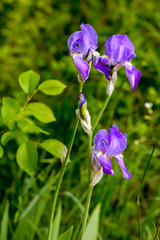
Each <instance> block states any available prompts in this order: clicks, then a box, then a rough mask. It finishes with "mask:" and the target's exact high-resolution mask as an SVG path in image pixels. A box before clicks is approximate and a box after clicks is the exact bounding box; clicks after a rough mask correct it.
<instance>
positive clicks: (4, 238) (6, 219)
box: [0, 201, 9, 240]
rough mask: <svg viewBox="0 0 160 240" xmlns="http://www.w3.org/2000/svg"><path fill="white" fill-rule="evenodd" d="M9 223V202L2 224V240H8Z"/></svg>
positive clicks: (0, 235) (0, 234) (0, 236)
mask: <svg viewBox="0 0 160 240" xmlns="http://www.w3.org/2000/svg"><path fill="white" fill-rule="evenodd" d="M8 223H9V202H8V201H7V202H6V205H5V208H4V212H3V218H2V222H1V232H0V239H1V240H7V239H8V238H7V233H8Z"/></svg>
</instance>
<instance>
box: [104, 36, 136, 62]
mask: <svg viewBox="0 0 160 240" xmlns="http://www.w3.org/2000/svg"><path fill="white" fill-rule="evenodd" d="M105 47H106V51H105V54H107V55H108V56H109V57H110V61H113V62H116V63H119V62H125V61H129V60H130V59H131V57H135V54H134V45H133V43H132V42H131V41H130V39H129V38H128V36H127V35H119V34H117V35H113V36H112V37H110V38H108V39H107V41H106V43H105Z"/></svg>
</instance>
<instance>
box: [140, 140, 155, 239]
mask: <svg viewBox="0 0 160 240" xmlns="http://www.w3.org/2000/svg"><path fill="white" fill-rule="evenodd" d="M157 144H158V140H157V141H156V143H155V145H154V147H153V150H152V152H151V155H150V157H149V159H148V162H147V165H146V168H145V170H144V173H143V177H142V180H141V185H140V188H139V193H138V196H137V215H138V229H139V240H142V232H141V223H140V210H139V209H140V197H141V191H142V187H143V183H144V179H145V176H146V173H147V170H148V168H149V164H150V161H151V159H152V157H153V153H154V151H155V149H156V146H157Z"/></svg>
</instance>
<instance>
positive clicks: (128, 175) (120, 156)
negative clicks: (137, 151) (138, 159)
mask: <svg viewBox="0 0 160 240" xmlns="http://www.w3.org/2000/svg"><path fill="white" fill-rule="evenodd" d="M116 160H117V162H118V164H119V166H120V168H121V170H122V172H123V177H124V178H127V179H129V178H131V177H132V175H131V174H130V173H129V172H128V170H127V168H126V166H125V164H124V161H123V157H122V155H117V156H116Z"/></svg>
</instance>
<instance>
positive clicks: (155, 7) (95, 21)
mask: <svg viewBox="0 0 160 240" xmlns="http://www.w3.org/2000/svg"><path fill="white" fill-rule="evenodd" d="M81 23H88V24H90V25H91V26H93V27H94V29H95V30H96V32H97V34H98V45H99V49H98V50H99V52H100V53H101V54H103V53H104V50H105V48H104V43H105V41H106V39H107V38H108V37H110V36H111V35H113V34H127V35H128V36H129V38H130V39H131V41H132V42H133V44H134V46H135V53H136V55H137V57H136V58H135V59H133V60H132V62H133V64H134V65H135V66H136V67H137V68H138V69H139V70H140V71H141V73H142V77H141V80H140V82H139V84H138V86H137V87H136V89H135V90H134V91H133V92H132V91H131V89H130V86H129V82H128V80H127V77H126V75H125V70H124V69H122V70H121V71H120V72H119V73H118V81H117V84H116V89H115V91H114V93H113V96H112V98H111V100H110V102H109V105H108V107H107V109H106V111H105V113H104V115H103V117H102V119H101V122H100V124H99V125H98V127H97V129H96V132H97V131H98V130H99V129H100V128H105V129H109V128H110V127H111V126H112V124H114V123H115V124H117V125H118V126H119V129H120V131H122V132H126V133H127V136H128V137H127V138H128V147H127V149H126V151H125V152H124V159H125V163H126V165H127V168H128V169H129V171H130V172H131V173H132V176H133V178H132V179H130V180H124V179H123V178H122V173H121V172H120V169H119V167H118V165H117V164H116V161H114V163H115V164H114V163H113V167H114V170H115V172H116V173H117V174H116V175H115V176H114V177H112V176H104V177H103V179H102V180H101V182H100V183H98V185H97V186H96V187H95V189H94V192H93V198H92V201H91V209H90V210H91V211H92V210H93V209H94V207H95V206H96V205H97V204H98V203H101V214H100V223H99V235H98V239H99V240H102V239H103V240H106V239H113V240H114V239H115V240H121V239H124V240H130V239H132V240H136V239H139V238H138V224H137V206H136V199H137V194H138V190H139V187H140V183H141V179H142V176H143V173H144V169H145V167H146V164H147V161H148V159H149V156H150V154H151V151H152V149H153V146H154V144H155V142H156V139H157V138H158V137H159V136H160V61H159V55H160V1H159V0H152V1H149V0H145V1H144V0H131V1H130V0H119V1H116V0H112V1H110V0H106V1H105V0H99V1H96V0H76V1H75V0H70V1H66V0H61V1H58V0H45V1H44V0H37V1H34V0H1V1H0V82H1V84H0V96H1V99H2V97H3V96H6V95H7V96H11V97H14V98H16V99H17V100H18V101H19V102H20V103H21V104H23V103H24V102H25V96H24V94H23V93H22V92H21V89H20V87H19V85H18V76H19V75H20V74H21V73H22V72H24V71H27V70H29V69H33V70H35V71H37V72H38V73H39V74H40V75H41V81H44V80H46V79H58V80H61V81H62V82H63V83H65V84H66V85H67V88H66V89H65V91H64V92H63V94H61V95H59V96H55V97H48V96H44V95H43V94H40V93H38V94H37V95H35V97H34V101H41V102H44V103H47V104H48V105H49V106H50V107H51V108H52V109H53V111H54V114H55V116H56V119H57V120H56V122H54V123H52V124H48V125H47V126H46V125H45V128H46V129H47V130H48V131H49V132H50V133H51V137H52V138H56V139H59V140H61V141H62V142H64V143H65V144H66V145H67V144H68V143H69V139H70V134H71V132H72V129H73V125H74V120H75V109H76V107H77V96H78V83H77V80H76V76H77V73H78V72H77V69H76V67H75V66H74V64H73V62H72V59H71V57H70V55H69V50H68V47H67V41H68V38H69V36H70V35H71V34H72V33H73V32H74V31H77V30H79V29H80V24H81ZM84 94H85V96H86V99H87V102H88V109H89V111H90V114H91V116H92V122H94V119H95V117H96V115H97V114H98V112H99V110H100V109H101V107H102V105H103V101H104V99H105V95H106V80H105V77H104V76H103V75H102V74H100V73H99V72H97V71H95V70H94V69H92V70H91V73H90V78H89V79H88V80H87V81H86V83H85V86H84ZM146 102H151V103H152V107H151V108H149V109H147V108H146V107H145V105H144V104H145V103H146ZM38 137H39V140H40V141H41V140H45V139H46V136H44V135H39V136H38ZM31 138H34V136H31ZM87 144H88V143H87V137H86V135H85V133H84V132H83V130H82V129H81V128H80V127H79V129H78V132H77V135H76V140H75V143H74V147H73V151H72V154H71V160H72V164H70V165H69V167H68V170H67V172H66V174H65V177H64V181H63V184H62V188H61V191H60V196H59V202H61V203H62V211H63V212H62V216H63V218H62V222H61V228H60V232H64V230H65V229H67V228H69V227H70V226H71V225H72V224H73V225H74V231H75V230H76V228H77V227H78V226H79V224H80V223H81V218H82V211H81V209H80V208H79V203H80V202H81V204H82V206H83V205H84V204H85V197H86V190H87V179H88V178H87V166H88V165H87V162H88V153H87ZM159 147H160V144H158V146H157V148H156V151H155V153H154V156H153V158H152V160H151V164H150V167H149V169H148V171H147V175H146V178H145V183H144V186H143V190H142V196H141V205H140V215H141V225H142V235H143V239H159V238H158V234H157V232H158V230H159V226H160V187H159V184H160V174H159V172H160V151H159ZM16 149H17V143H16V142H14V141H11V143H10V144H8V145H7V146H6V147H5V153H4V157H3V158H2V159H0V220H1V219H2V214H3V211H4V207H5V204H6V201H7V200H8V201H9V203H10V204H9V205H10V207H9V225H8V226H9V227H8V239H14V240H16V239H22V240H23V237H21V238H18V237H17V236H18V235H15V232H16V230H17V229H18V227H19V222H20V215H21V214H22V213H23V211H24V209H25V208H26V207H27V206H28V205H29V203H30V202H31V200H33V199H34V197H35V196H37V195H38V194H39V192H40V191H41V189H42V188H43V187H44V186H45V184H46V183H47V181H48V179H49V178H51V176H52V177H53V178H55V177H56V176H57V175H56V174H57V172H58V170H59V168H60V167H61V165H60V161H59V160H58V159H56V158H54V159H53V158H51V156H50V155H49V154H46V153H44V152H40V156H41V157H40V159H39V162H38V166H37V168H36V172H35V175H34V176H33V177H30V176H28V175H27V174H26V173H24V172H22V170H20V169H19V167H18V166H17V163H16V160H15V154H16ZM55 186H56V181H55V182H54V184H53V187H52V188H50V191H49V192H48V193H47V194H46V195H45V197H44V198H43V199H41V204H42V205H40V206H41V207H39V208H38V210H35V211H33V213H34V214H33V215H34V216H32V218H31V219H32V220H33V222H34V224H35V225H34V226H35V228H34V230H33V228H32V234H30V236H28V238H24V239H27V240H31V239H40V234H38V233H39V232H40V233H41V234H44V235H45V234H46V232H47V227H48V222H49V215H50V209H51V199H52V196H53V192H54V190H55ZM82 193H83V194H82ZM74 197H76V198H74ZM75 199H76V200H75ZM42 206H43V207H42ZM35 219H36V220H35ZM27 224H28V225H27ZM29 226H30V225H29V223H24V224H23V228H22V226H21V227H20V228H21V229H22V232H24V231H25V228H27V229H29ZM37 229H38V230H37ZM18 234H20V233H19V232H18ZM19 236H20V235H19ZM73 237H74V238H73V239H75V240H76V236H73ZM154 237H155V238H154ZM88 240H89V239H88Z"/></svg>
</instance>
